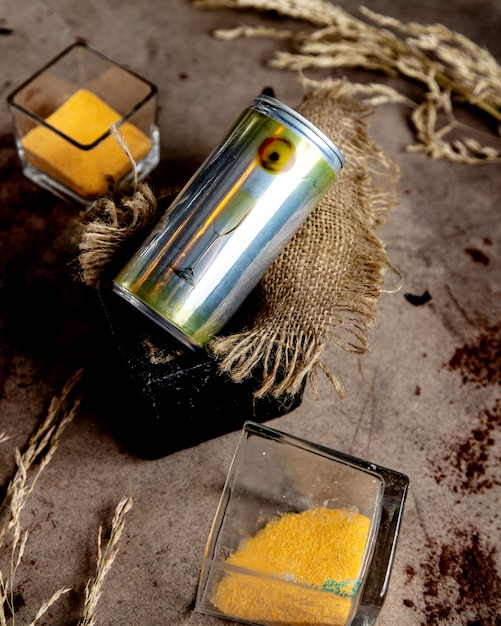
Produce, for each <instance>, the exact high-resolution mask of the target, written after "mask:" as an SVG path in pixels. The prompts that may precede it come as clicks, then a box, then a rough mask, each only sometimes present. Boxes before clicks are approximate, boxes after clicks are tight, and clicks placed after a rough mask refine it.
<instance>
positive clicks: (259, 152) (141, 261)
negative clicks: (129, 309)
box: [113, 96, 344, 347]
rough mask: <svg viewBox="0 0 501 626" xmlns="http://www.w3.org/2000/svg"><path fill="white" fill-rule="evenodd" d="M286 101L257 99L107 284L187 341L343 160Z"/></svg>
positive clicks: (225, 316)
mask: <svg viewBox="0 0 501 626" xmlns="http://www.w3.org/2000/svg"><path fill="white" fill-rule="evenodd" d="M343 162H344V160H343V157H342V155H341V153H340V152H339V150H338V148H337V147H336V146H335V145H334V144H333V143H332V142H331V141H330V140H329V139H328V138H327V137H326V136H325V135H323V134H322V133H321V132H320V131H319V130H318V129H316V128H315V127H314V126H313V125H312V124H310V123H309V122H308V121H307V120H305V119H304V118H302V117H301V116H300V115H299V114H297V113H296V112H295V111H293V110H292V109H289V107H286V106H285V105H283V104H282V103H280V102H279V101H278V100H275V99H274V98H270V97H268V96H260V97H259V98H256V100H255V101H254V103H253V105H252V106H251V107H249V108H247V109H246V110H245V111H244V112H243V113H242V114H241V115H240V117H239V118H238V119H237V120H236V122H235V123H234V125H233V127H232V128H231V129H230V131H229V133H228V134H227V135H226V137H225V138H224V140H223V141H222V143H221V144H220V145H219V146H218V147H217V148H216V149H215V150H214V151H213V153H212V154H211V155H210V156H209V157H208V159H207V160H206V161H205V163H204V164H203V165H202V166H201V167H200V168H199V169H198V171H197V172H196V173H195V174H194V176H193V177H192V178H191V180H190V181H189V182H188V184H187V185H186V186H185V187H184V189H183V190H182V191H181V192H180V194H179V195H178V197H177V198H176V199H175V200H174V202H173V203H172V205H171V206H170V207H169V209H168V210H167V212H166V213H165V215H164V216H163V217H162V218H161V220H160V221H159V223H158V224H157V226H156V227H155V228H154V230H153V231H152V232H151V234H150V235H149V237H148V238H147V239H146V241H145V242H144V243H143V245H142V246H141V248H140V249H139V250H138V251H137V252H136V254H135V255H134V256H133V257H132V258H131V259H130V261H129V262H128V263H127V265H126V266H125V267H124V268H123V269H122V271H121V272H120V273H119V274H118V276H117V277H116V278H115V281H114V285H113V288H114V290H115V291H116V292H117V293H119V294H121V295H122V296H123V297H125V298H126V299H127V300H129V301H130V302H131V303H132V304H134V305H135V306H137V307H138V308H140V309H141V310H142V311H143V312H144V313H145V314H146V315H148V317H150V318H152V319H154V320H155V321H156V322H157V323H159V324H161V325H162V326H164V327H165V328H166V329H168V330H169V331H170V332H171V333H172V334H174V335H175V336H176V337H178V339H180V340H181V341H182V342H183V343H185V344H186V345H188V346H191V347H196V346H203V345H204V344H206V343H207V341H209V339H210V338H211V337H213V336H214V335H215V334H217V333H218V332H219V331H220V330H221V329H222V328H223V327H224V325H225V324H226V323H227V322H228V321H229V319H230V318H231V316H232V315H233V314H234V313H235V312H236V310H237V309H238V307H239V306H240V304H241V303H242V302H243V300H244V299H245V298H246V297H247V296H248V295H249V293H250V291H251V290H252V289H253V288H254V287H255V286H256V284H257V283H258V282H259V280H260V279H261V277H262V276H263V274H264V273H265V271H266V270H267V269H268V267H269V266H270V265H271V264H272V263H273V261H274V260H275V259H276V257H277V256H278V255H279V254H280V252H281V251H282V249H283V248H284V247H285V245H286V244H287V243H288V241H289V240H290V239H291V237H292V236H293V235H294V233H295V232H296V231H297V230H298V228H299V227H300V226H301V224H302V223H303V221H304V220H305V219H306V217H307V216H308V214H309V213H310V211H311V210H312V209H313V208H314V206H315V205H316V203H317V202H318V200H319V199H320V197H321V196H322V195H323V194H324V193H325V192H326V191H327V189H328V188H329V187H330V185H331V184H332V183H333V182H334V180H335V179H336V176H337V174H338V172H339V170H340V169H341V167H342V165H343Z"/></svg>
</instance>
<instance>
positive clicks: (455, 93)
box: [195, 0, 501, 164]
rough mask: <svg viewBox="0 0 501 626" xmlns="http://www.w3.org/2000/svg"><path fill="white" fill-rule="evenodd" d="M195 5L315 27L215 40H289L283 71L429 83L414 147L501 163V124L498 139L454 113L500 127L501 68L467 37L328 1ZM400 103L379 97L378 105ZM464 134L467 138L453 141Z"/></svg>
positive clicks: (235, 32)
mask: <svg viewBox="0 0 501 626" xmlns="http://www.w3.org/2000/svg"><path fill="white" fill-rule="evenodd" d="M195 6H197V7H199V8H222V7H225V8H233V9H247V10H248V9H254V10H257V11H270V10H274V11H276V12H277V13H279V14H281V15H284V16H286V17H290V18H294V19H300V20H302V21H304V22H307V23H309V24H310V25H313V26H315V27H316V29H314V30H312V29H311V27H310V28H309V29H308V30H299V31H293V30H290V29H289V30H285V29H284V30H281V29H279V28H270V27H261V26H256V27H246V26H240V27H238V28H236V29H226V30H223V29H220V30H216V31H215V32H214V36H215V37H217V38H220V39H232V38H235V37H269V38H273V39H277V40H283V41H288V42H289V43H290V45H291V48H292V52H290V51H278V52H276V53H275V56H274V58H273V59H271V60H270V62H269V64H270V66H272V67H275V68H278V69H284V70H293V71H299V72H303V71H304V70H305V69H309V68H317V69H318V68H322V69H333V68H337V69H341V68H362V69H365V70H370V71H377V72H383V73H385V74H387V75H390V76H401V77H404V78H406V79H410V80H412V81H413V82H418V83H421V84H422V86H423V87H424V89H425V93H424V96H423V99H422V101H421V102H418V103H414V104H413V109H414V110H413V113H412V115H411V121H412V123H413V124H414V127H415V136H416V144H414V145H412V146H409V149H410V150H412V151H424V152H426V153H427V154H428V155H429V156H431V157H433V158H447V159H449V160H452V161H456V162H462V163H468V164H474V163H485V162H500V161H501V149H500V148H499V147H498V146H499V132H500V129H499V127H498V128H497V131H496V132H497V134H494V133H492V134H487V133H480V132H479V131H477V130H476V129H473V128H467V127H466V126H465V125H464V124H461V123H459V122H458V121H457V120H456V119H455V116H454V114H453V102H456V101H457V102H464V103H467V104H469V105H470V106H471V107H473V108H474V109H478V110H480V111H482V112H483V113H485V114H486V115H487V116H488V117H489V118H490V119H491V121H492V122H493V123H494V124H495V125H499V122H501V66H500V65H499V64H498V62H497V61H496V59H495V58H494V57H493V56H492V55H491V54H490V53H489V52H488V51H487V50H485V49H484V48H481V47H480V46H478V45H477V44H475V43H474V42H473V41H471V40H470V39H468V38H467V37H465V36H464V35H462V34H461V33H456V32H454V31H451V30H450V29H448V28H447V27H446V26H444V25H442V24H433V25H423V24H418V23H414V22H411V23H407V24H404V23H402V22H400V21H399V20H397V19H395V18H392V17H387V16H383V15H379V14H377V13H375V12H373V11H370V10H369V9H367V8H365V7H362V8H361V9H360V11H361V15H362V16H363V18H364V19H365V20H366V21H364V19H357V18H355V17H353V16H352V15H350V14H349V13H348V12H347V11H345V10H344V9H342V8H340V7H337V6H334V5H333V4H331V3H329V2H326V1H324V0H314V1H312V0H195ZM328 80H330V79H327V81H328ZM392 101H394V100H392V99H386V98H379V99H375V100H374V101H373V104H375V105H376V104H387V103H389V102H392ZM444 120H445V122H444ZM458 130H459V131H461V132H462V133H464V135H465V136H462V137H460V138H451V139H447V137H448V136H449V135H450V133H452V131H458ZM472 134H475V135H476V136H478V137H480V136H483V135H488V137H489V141H490V143H491V144H492V143H494V144H497V146H496V145H486V146H483V145H481V144H480V143H479V142H478V141H477V140H474V139H472V138H471V136H472Z"/></svg>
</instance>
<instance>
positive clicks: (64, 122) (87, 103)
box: [7, 42, 159, 204]
mask: <svg viewBox="0 0 501 626" xmlns="http://www.w3.org/2000/svg"><path fill="white" fill-rule="evenodd" d="M7 101H8V105H9V111H10V114H11V118H12V122H13V127H14V133H15V139H16V144H17V149H18V153H19V157H20V160H21V164H22V168H23V172H24V174H25V175H26V176H27V177H28V178H29V179H30V180H32V181H33V182H35V183H37V184H38V185H40V186H42V187H44V188H47V189H49V190H50V191H52V192H53V193H55V194H56V195H58V196H60V197H63V198H65V199H68V200H71V201H76V202H79V203H81V204H90V203H91V202H92V201H94V200H95V199H97V198H99V197H101V196H103V195H104V194H105V193H106V192H107V191H108V189H109V188H110V186H111V185H113V184H114V183H117V182H122V181H123V180H125V179H127V178H128V177H129V178H132V176H133V175H134V176H135V177H136V179H137V180H141V179H142V178H144V177H145V176H147V175H148V174H149V173H150V172H151V171H152V170H153V168H154V167H156V165H157V164H158V162H159V131H158V127H157V124H156V115H157V89H156V87H155V85H154V84H153V83H151V82H149V81H148V80H145V79H144V78H142V77H140V76H138V75H137V74H135V73H134V72H132V71H130V70H129V69H126V68H125V67H123V66H121V65H119V64H118V63H115V62H114V61H112V60H111V59H109V58H107V57H106V56H104V55H103V54H101V53H100V52H98V51H96V50H94V49H93V48H91V47H90V46H88V45H87V44H85V43H82V42H77V43H75V44H73V45H71V46H69V47H68V48H67V49H65V50H64V51H63V52H61V53H60V54H59V55H58V56H57V57H56V58H55V59H53V60H52V61H51V62H50V63H48V64H47V65H45V66H44V67H42V68H41V69H40V70H39V71H37V72H36V74H35V75H33V76H32V77H30V78H29V79H28V80H26V81H25V82H24V83H23V84H22V85H20V86H19V87H18V88H17V89H16V90H15V91H13V92H12V93H11V94H10V95H9V96H8V98H7Z"/></svg>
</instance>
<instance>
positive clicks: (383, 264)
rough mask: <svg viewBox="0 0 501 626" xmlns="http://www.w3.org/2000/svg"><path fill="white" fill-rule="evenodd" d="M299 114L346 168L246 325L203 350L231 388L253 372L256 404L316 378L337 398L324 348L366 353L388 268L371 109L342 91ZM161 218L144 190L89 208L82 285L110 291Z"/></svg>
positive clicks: (388, 188) (320, 96)
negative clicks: (134, 247) (131, 251)
mask: <svg viewBox="0 0 501 626" xmlns="http://www.w3.org/2000/svg"><path fill="white" fill-rule="evenodd" d="M297 111H298V112H300V113H301V114H302V115H304V116H305V117H306V118H307V119H309V120H310V121H311V122H313V124H315V125H316V126H317V127H318V128H320V129H321V130H322V131H323V132H324V133H325V134H326V135H327V136H329V137H330V138H331V139H332V140H333V141H334V142H335V143H336V144H337V145H338V146H339V148H340V149H341V151H342V152H343V154H344V156H345V157H346V164H345V166H344V168H343V169H342V170H341V173H340V175H339V178H338V180H337V181H336V182H335V183H334V184H333V186H332V187H331V188H330V190H329V191H328V193H327V194H326V195H325V196H324V198H323V199H322V200H321V201H320V202H319V204H318V205H317V207H316V208H315V209H314V210H313V212H312V213H311V214H310V216H309V217H308V218H307V220H306V221H305V222H304V224H303V226H302V227H301V229H300V230H299V231H298V232H297V233H296V235H295V236H294V238H293V239H292V241H291V242H290V243H289V244H288V246H287V247H286V248H285V249H284V250H283V252H282V253H281V255H280V256H279V258H278V259H277V260H276V261H275V263H274V264H273V265H272V266H271V267H270V269H269V270H268V271H267V273H266V274H265V276H264V277H263V279H262V280H261V282H260V283H259V285H258V287H257V298H258V307H257V311H256V313H255V315H254V317H253V318H252V320H251V322H250V323H249V325H248V326H247V327H246V328H243V329H242V330H241V331H240V332H237V333H233V334H230V335H224V334H223V335H221V336H219V337H215V338H214V339H212V340H211V341H210V343H209V344H208V345H207V350H208V351H209V352H210V353H212V354H213V355H214V357H216V358H217V360H218V363H219V368H220V370H221V371H222V372H226V373H227V374H228V375H229V376H230V377H231V379H232V380H233V381H235V382H236V383H237V382H240V381H242V380H243V379H245V378H247V377H249V376H256V375H257V372H258V373H259V376H260V377H262V381H261V382H260V385H259V388H258V390H257V391H256V396H258V397H261V396H264V395H266V394H271V395H273V396H275V397H280V396H282V395H283V394H296V393H298V392H299V391H300V390H301V389H302V388H303V386H304V383H305V380H308V381H309V382H310V384H311V388H312V391H313V394H314V395H317V394H318V372H319V371H322V372H324V374H325V375H326V376H327V378H328V379H329V380H330V381H331V383H332V385H333V386H334V388H335V389H336V391H337V392H338V394H339V396H340V397H343V396H344V388H343V385H342V383H341V381H340V379H339V378H338V377H337V376H336V375H335V374H334V373H333V372H332V371H331V370H330V369H329V367H327V365H326V364H325V363H324V361H323V360H322V358H321V357H322V354H323V352H324V350H325V348H326V347H327V346H328V345H329V344H333V345H334V346H338V347H340V348H342V349H343V350H346V351H348V352H350V353H355V354H364V353H366V352H367V351H368V349H369V339H368V335H369V331H370V328H371V327H372V325H373V323H374V321H375V319H376V306H377V302H378V298H379V296H380V293H381V289H382V286H383V280H384V273H385V270H386V269H387V268H388V267H389V265H390V264H389V261H388V258H387V254H386V251H385V248H384V245H383V243H382V241H381V240H380V238H379V237H378V235H377V234H376V231H377V228H378V227H379V226H380V225H381V224H382V223H383V222H384V221H385V219H386V217H387V214H388V212H389V210H390V209H391V208H392V207H393V206H394V205H395V203H396V197H397V184H398V168H397V166H396V165H395V164H394V163H393V161H391V160H390V159H389V158H388V157H387V156H386V155H385V154H384V153H383V151H382V150H381V148H380V147H379V146H378V145H377V144H376V143H375V142H374V140H373V139H372V138H371V136H370V134H369V131H368V115H369V113H370V111H369V110H368V109H367V108H365V107H363V106H361V105H360V104H358V103H357V102H355V101H353V100H351V99H350V98H347V97H344V96H343V87H342V85H341V86H337V87H335V88H334V89H331V88H328V89H323V88H321V89H319V90H316V91H314V92H313V93H310V94H308V95H305V97H304V99H303V101H302V103H301V104H300V106H298V107H297ZM158 211H159V203H157V201H156V199H155V196H154V194H153V192H152V191H151V189H150V187H149V186H148V185H147V183H144V182H143V183H140V184H136V185H135V186H134V189H133V190H132V191H131V193H130V194H127V193H124V192H123V190H122V192H121V194H120V193H117V194H115V197H106V198H102V199H100V200H98V201H96V202H95V203H94V204H93V205H92V207H91V208H90V210H89V212H88V213H87V214H86V216H85V218H84V220H83V229H82V235H81V239H80V242H79V248H80V255H79V263H80V266H81V274H82V278H83V280H84V282H86V283H87V284H88V285H90V286H92V287H94V288H96V289H106V288H109V284H110V281H111V279H112V278H113V276H114V275H115V273H116V272H117V271H118V270H119V269H120V267H121V263H125V261H126V260H127V259H126V258H125V259H123V258H121V257H123V256H124V255H123V250H124V248H128V246H129V243H130V241H131V239H132V240H137V238H138V237H139V236H141V237H142V236H144V235H145V231H146V230H147V228H148V227H150V225H151V224H152V223H153V222H154V221H156V219H157V218H158V217H159V215H158ZM139 241H140V240H139ZM126 243H127V246H126V245H125V244H126ZM138 245H139V243H138Z"/></svg>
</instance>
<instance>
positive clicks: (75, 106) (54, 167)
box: [22, 89, 152, 199]
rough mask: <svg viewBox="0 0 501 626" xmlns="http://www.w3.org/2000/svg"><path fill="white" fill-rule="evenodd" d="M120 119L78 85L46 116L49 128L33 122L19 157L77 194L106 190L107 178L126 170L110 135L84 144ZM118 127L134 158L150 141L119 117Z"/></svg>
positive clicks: (142, 154)
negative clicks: (77, 87)
mask: <svg viewBox="0 0 501 626" xmlns="http://www.w3.org/2000/svg"><path fill="white" fill-rule="evenodd" d="M120 119H121V116H120V115H119V113H117V112H116V111H115V110H114V109H113V108H111V107H110V106H108V105H107V104H106V103H105V102H103V101H102V100H101V99H100V98H99V97H98V96H96V95H95V94H94V93H92V92H91V91H89V90H87V89H80V90H78V91H76V92H75V93H74V94H73V95H72V96H71V97H70V98H68V100H66V102H64V104H62V105H61V106H60V107H59V108H58V109H57V110H56V111H55V112H54V113H52V114H51V115H50V116H49V117H47V119H46V120H45V121H46V123H47V124H48V125H49V126H50V127H51V128H48V127H46V126H37V127H36V128H33V129H32V130H31V131H29V132H28V133H27V134H26V135H25V136H24V137H23V139H22V145H23V149H24V152H25V157H26V159H27V160H28V161H30V162H31V163H32V164H33V165H34V166H35V167H37V168H38V169H40V170H42V171H44V172H45V173H47V174H48V175H49V176H51V177H53V178H55V179H56V180H58V181H59V182H61V183H63V184H64V185H66V186H67V187H69V188H70V189H72V190H73V191H75V192H76V193H77V194H79V195H80V196H83V197H85V198H89V199H94V198H98V197H99V196H101V195H103V194H104V193H105V192H106V190H107V188H108V186H109V180H110V179H113V180H115V181H118V180H120V179H121V178H122V177H123V176H124V175H125V174H127V173H128V172H129V171H130V170H131V169H132V163H131V161H130V159H129V157H128V156H127V154H126V152H125V151H124V149H123V147H122V146H120V144H119V143H118V141H117V139H116V137H114V136H113V135H109V136H108V137H106V138H105V139H103V140H101V141H100V142H99V143H98V144H97V145H95V146H93V147H89V146H92V144H93V143H94V142H95V141H97V140H98V139H99V138H100V137H101V136H102V135H104V134H105V133H106V132H107V131H108V130H109V128H110V127H111V125H112V124H116V123H117V122H118V121H119V120H120ZM53 129H56V130H58V131H60V132H61V133H63V135H65V136H62V135H60V134H58V133H57V132H56V131H55V130H53ZM118 130H119V132H120V133H121V135H122V137H123V139H124V141H125V144H126V145H127V148H128V150H129V152H130V154H131V156H132V158H133V159H134V161H135V162H136V163H137V162H139V161H140V160H141V159H143V158H144V157H145V156H146V155H147V154H148V152H149V151H150V149H151V146H152V142H151V140H150V138H149V137H148V136H147V135H145V134H144V133H143V132H142V131H141V130H140V129H139V128H137V127H136V126H134V124H131V123H130V122H125V123H124V124H122V125H121V126H120V127H119V128H118ZM69 139H71V140H73V141H75V142H77V143H78V144H80V145H75V144H73V143H71V141H70V140H69Z"/></svg>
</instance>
